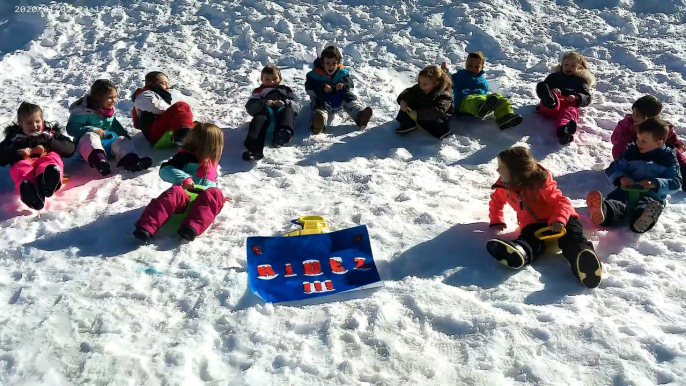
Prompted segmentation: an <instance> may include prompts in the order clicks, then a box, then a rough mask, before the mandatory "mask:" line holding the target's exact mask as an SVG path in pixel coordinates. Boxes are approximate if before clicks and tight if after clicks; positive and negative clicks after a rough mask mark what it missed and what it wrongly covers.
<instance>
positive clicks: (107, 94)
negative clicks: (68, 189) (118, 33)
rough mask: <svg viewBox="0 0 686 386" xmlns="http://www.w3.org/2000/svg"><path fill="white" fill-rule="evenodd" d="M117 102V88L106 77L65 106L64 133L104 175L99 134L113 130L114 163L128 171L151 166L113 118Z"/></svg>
mask: <svg viewBox="0 0 686 386" xmlns="http://www.w3.org/2000/svg"><path fill="white" fill-rule="evenodd" d="M116 102H117V87H116V86H115V85H114V84H113V83H112V82H111V81H109V80H107V79H98V80H96V81H95V83H93V85H92V86H91V89H90V93H89V94H87V95H86V96H84V97H82V98H81V99H79V100H77V101H76V102H74V103H73V104H72V105H71V106H69V112H70V115H69V122H67V134H69V135H71V136H72V137H74V143H75V144H76V151H77V152H78V153H79V155H81V157H82V158H83V159H84V160H85V161H86V162H87V163H88V165H90V166H91V167H92V168H95V169H97V170H98V172H100V174H102V175H103V176H106V175H108V174H110V164H109V162H107V155H106V153H105V149H104V147H103V144H102V137H103V136H105V134H106V133H107V132H108V131H109V132H114V133H115V134H116V135H117V139H116V140H114V142H112V155H113V156H114V157H115V158H116V160H117V161H118V164H117V166H118V167H121V168H123V169H124V170H128V171H134V172H135V171H140V170H144V169H147V168H149V167H150V166H152V159H151V158H150V157H143V158H140V157H139V156H138V155H137V154H136V153H135V152H134V150H135V146H134V144H133V142H132V141H131V137H129V134H128V132H127V131H126V129H124V127H123V126H122V125H121V124H120V123H119V121H117V118H115V117H114V112H115V110H114V105H115V103H116Z"/></svg>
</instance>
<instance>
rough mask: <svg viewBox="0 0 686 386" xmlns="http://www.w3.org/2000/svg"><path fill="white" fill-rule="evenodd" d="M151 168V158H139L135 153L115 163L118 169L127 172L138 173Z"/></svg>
mask: <svg viewBox="0 0 686 386" xmlns="http://www.w3.org/2000/svg"><path fill="white" fill-rule="evenodd" d="M151 166H152V158H150V157H142V158H141V157H139V156H138V154H136V153H129V154H127V155H125V156H124V157H122V159H121V160H119V162H118V163H117V167H118V168H122V169H124V170H126V171H129V172H139V171H141V170H146V169H148V168H150V167H151Z"/></svg>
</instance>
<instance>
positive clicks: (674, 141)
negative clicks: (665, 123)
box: [667, 127, 684, 152]
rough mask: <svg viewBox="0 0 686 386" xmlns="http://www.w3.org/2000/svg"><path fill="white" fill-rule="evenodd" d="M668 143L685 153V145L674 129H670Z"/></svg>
mask: <svg viewBox="0 0 686 386" xmlns="http://www.w3.org/2000/svg"><path fill="white" fill-rule="evenodd" d="M667 143H668V144H670V145H671V146H672V147H673V148H674V149H676V150H677V151H678V152H683V151H684V143H683V142H681V140H680V139H679V136H678V135H677V134H676V131H674V128H673V127H670V128H669V134H668V135H667Z"/></svg>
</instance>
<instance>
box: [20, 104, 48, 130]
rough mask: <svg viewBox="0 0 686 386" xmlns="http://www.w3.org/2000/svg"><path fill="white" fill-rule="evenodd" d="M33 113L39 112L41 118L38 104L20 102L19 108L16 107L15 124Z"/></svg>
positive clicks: (41, 113) (41, 112)
mask: <svg viewBox="0 0 686 386" xmlns="http://www.w3.org/2000/svg"><path fill="white" fill-rule="evenodd" d="M35 113H40V116H41V118H43V110H42V109H41V108H40V106H38V105H36V104H33V103H30V102H21V104H20V105H19V109H17V124H19V125H21V121H23V120H24V119H26V118H28V117H30V116H32V115H33V114H35Z"/></svg>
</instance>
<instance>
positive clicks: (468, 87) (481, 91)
mask: <svg viewBox="0 0 686 386" xmlns="http://www.w3.org/2000/svg"><path fill="white" fill-rule="evenodd" d="M485 62H486V57H485V56H484V54H483V53H482V52H480V51H476V52H470V53H469V55H468V56H467V62H466V63H465V69H464V70H458V71H457V72H456V73H454V74H453V75H452V77H451V78H452V81H453V103H454V105H455V108H456V109H457V112H458V113H460V114H467V115H473V116H475V117H478V118H483V117H485V116H486V115H488V114H490V113H491V112H493V113H494V114H495V119H496V121H497V122H498V126H499V127H500V130H505V129H508V128H510V127H514V126H517V125H519V124H520V123H522V116H521V115H518V114H515V113H514V110H512V105H511V104H510V101H509V100H508V99H507V98H505V97H504V96H502V95H500V94H496V93H493V94H490V95H489V94H488V80H486V77H485V76H484V71H483V68H484V64H485ZM441 68H442V69H443V71H446V72H448V66H447V64H446V63H445V62H443V63H442V64H441Z"/></svg>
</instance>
